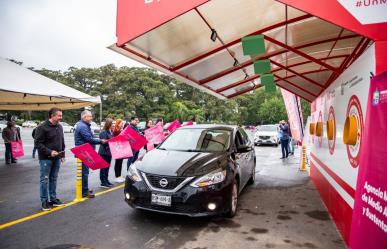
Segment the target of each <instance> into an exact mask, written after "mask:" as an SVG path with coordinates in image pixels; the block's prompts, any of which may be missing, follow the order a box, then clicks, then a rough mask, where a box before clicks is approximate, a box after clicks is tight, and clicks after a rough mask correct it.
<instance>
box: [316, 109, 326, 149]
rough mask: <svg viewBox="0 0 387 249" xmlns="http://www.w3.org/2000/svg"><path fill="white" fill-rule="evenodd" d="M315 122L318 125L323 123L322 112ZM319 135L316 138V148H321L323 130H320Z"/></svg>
mask: <svg viewBox="0 0 387 249" xmlns="http://www.w3.org/2000/svg"><path fill="white" fill-rule="evenodd" d="M317 122H318V123H320V124H322V122H323V118H322V112H321V111H320V113H319V114H318V120H317ZM321 132H322V133H321V134H319V135H318V136H317V139H318V147H320V148H321V146H322V138H323V132H324V130H323V129H321Z"/></svg>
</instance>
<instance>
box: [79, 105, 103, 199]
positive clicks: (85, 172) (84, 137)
mask: <svg viewBox="0 0 387 249" xmlns="http://www.w3.org/2000/svg"><path fill="white" fill-rule="evenodd" d="M92 120H93V115H92V114H91V112H90V111H87V110H85V111H83V112H82V113H81V120H80V121H78V123H77V127H76V129H75V132H74V139H75V146H79V145H82V144H86V143H89V144H90V145H91V146H93V148H94V149H95V145H96V144H101V143H102V144H105V143H107V140H104V139H99V138H95V137H94V135H93V132H92V131H91V128H90V126H91V121H92ZM82 196H83V197H88V198H94V196H95V195H94V194H93V193H92V191H91V190H89V168H88V167H87V166H86V165H85V164H84V163H82Z"/></svg>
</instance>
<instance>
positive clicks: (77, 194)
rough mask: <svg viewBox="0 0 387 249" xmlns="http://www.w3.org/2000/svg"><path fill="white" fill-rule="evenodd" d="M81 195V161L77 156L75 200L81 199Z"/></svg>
mask: <svg viewBox="0 0 387 249" xmlns="http://www.w3.org/2000/svg"><path fill="white" fill-rule="evenodd" d="M83 200H84V199H83V197H82V161H81V160H80V159H79V158H77V176H76V181H75V199H74V201H75V202H79V201H83Z"/></svg>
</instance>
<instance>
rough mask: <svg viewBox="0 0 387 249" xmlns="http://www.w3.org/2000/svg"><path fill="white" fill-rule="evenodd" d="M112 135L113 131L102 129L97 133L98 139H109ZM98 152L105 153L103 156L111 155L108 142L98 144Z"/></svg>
mask: <svg viewBox="0 0 387 249" xmlns="http://www.w3.org/2000/svg"><path fill="white" fill-rule="evenodd" d="M112 137H113V133H112V132H111V131H106V130H102V131H101V133H100V134H99V138H100V139H105V140H109V139H110V138H112ZM98 154H100V155H105V156H112V154H111V152H110V148H109V144H108V143H106V144H101V145H100V146H99V150H98Z"/></svg>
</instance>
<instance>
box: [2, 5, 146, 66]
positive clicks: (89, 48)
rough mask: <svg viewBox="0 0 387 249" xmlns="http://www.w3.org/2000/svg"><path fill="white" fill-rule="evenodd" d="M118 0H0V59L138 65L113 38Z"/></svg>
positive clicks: (44, 63)
mask: <svg viewBox="0 0 387 249" xmlns="http://www.w3.org/2000/svg"><path fill="white" fill-rule="evenodd" d="M116 5H117V1H116V0H0V57H3V58H10V59H15V60H18V61H22V62H24V64H23V65H24V66H26V67H30V66H32V67H35V68H43V67H44V68H48V69H52V70H66V69H68V68H69V67H70V66H75V67H99V66H102V65H106V64H110V63H114V64H115V65H116V66H141V64H140V63H137V62H135V61H133V60H131V59H129V58H126V57H124V56H122V55H120V54H118V53H115V52H113V51H111V50H109V49H107V48H106V47H107V46H109V45H111V44H113V43H115V42H116V35H115V33H116V32H115V25H116Z"/></svg>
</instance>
